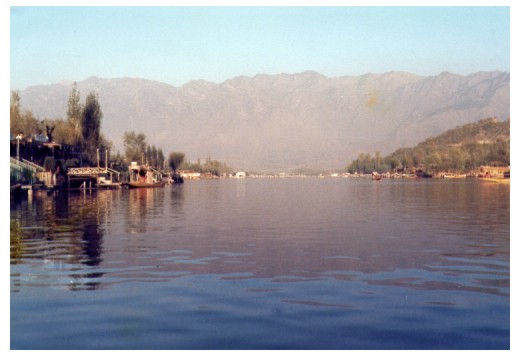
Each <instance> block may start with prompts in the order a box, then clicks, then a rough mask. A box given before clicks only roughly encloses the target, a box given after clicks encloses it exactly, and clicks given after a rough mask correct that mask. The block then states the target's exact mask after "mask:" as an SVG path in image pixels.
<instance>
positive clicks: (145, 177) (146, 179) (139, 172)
mask: <svg viewBox="0 0 520 357" xmlns="http://www.w3.org/2000/svg"><path fill="white" fill-rule="evenodd" d="M128 172H129V174H130V181H129V182H128V183H127V184H126V186H128V188H154V187H164V186H165V185H166V181H164V180H163V179H162V173H160V172H159V171H157V170H154V169H153V168H152V167H150V166H148V165H138V164H137V162H132V164H131V165H130V166H129V167H128Z"/></svg>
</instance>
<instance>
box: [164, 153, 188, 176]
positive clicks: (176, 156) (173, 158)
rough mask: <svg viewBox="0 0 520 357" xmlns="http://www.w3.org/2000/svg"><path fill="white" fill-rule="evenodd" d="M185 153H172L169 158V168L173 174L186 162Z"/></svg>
mask: <svg viewBox="0 0 520 357" xmlns="http://www.w3.org/2000/svg"><path fill="white" fill-rule="evenodd" d="M184 156H185V155H184V153H182V152H172V153H170V155H169V156H168V166H169V167H170V169H171V170H172V171H173V172H176V171H177V169H178V168H179V166H180V165H181V164H182V163H183V162H184Z"/></svg>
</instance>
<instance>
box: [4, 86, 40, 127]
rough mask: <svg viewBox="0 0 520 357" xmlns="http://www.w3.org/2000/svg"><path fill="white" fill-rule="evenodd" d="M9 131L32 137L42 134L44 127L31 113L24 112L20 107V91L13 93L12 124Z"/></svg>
mask: <svg viewBox="0 0 520 357" xmlns="http://www.w3.org/2000/svg"><path fill="white" fill-rule="evenodd" d="M9 129H10V131H11V133H13V134H15V135H16V134H23V135H26V136H30V135H33V134H41V132H42V127H41V124H40V122H39V121H38V120H37V119H36V118H34V116H33V114H32V113H31V112H30V111H22V106H21V105H20V94H19V93H18V91H12V92H11V106H10V123H9Z"/></svg>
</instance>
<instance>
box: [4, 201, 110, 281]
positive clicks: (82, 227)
mask: <svg viewBox="0 0 520 357" xmlns="http://www.w3.org/2000/svg"><path fill="white" fill-rule="evenodd" d="M109 198H111V197H107V196H104V195H103V194H101V195H99V196H98V195H97V193H96V192H91V193H74V192H59V193H54V194H53V195H47V193H44V194H39V193H38V194H33V195H32V196H30V197H29V198H28V199H26V200H23V201H21V202H18V203H17V205H15V206H14V207H13V205H12V207H11V264H23V263H24V259H31V260H33V261H34V260H38V259H39V260H40V261H41V263H42V265H41V268H43V269H49V268H50V269H52V270H56V269H59V270H60V274H55V275H54V274H53V275H52V277H53V279H54V278H56V279H59V277H60V276H62V279H63V274H66V276H67V277H68V278H67V279H66V281H67V283H66V285H67V288H69V289H71V290H78V289H94V288H96V287H97V285H99V282H95V281H93V279H98V278H100V277H101V276H102V275H103V274H102V273H97V272H96V273H89V272H86V273H85V272H84V269H85V268H84V267H82V266H87V267H94V266H98V265H99V264H100V263H101V262H102V252H103V249H102V247H103V231H102V230H101V229H100V223H101V221H102V219H103V217H104V216H105V213H106V212H105V210H106V209H110V206H107V205H105V204H104V203H105V201H106V200H107V199H109ZM63 266H66V267H68V268H66V269H67V270H65V271H63ZM58 267H59V268H58ZM61 273H63V274H61ZM50 285H52V283H50Z"/></svg>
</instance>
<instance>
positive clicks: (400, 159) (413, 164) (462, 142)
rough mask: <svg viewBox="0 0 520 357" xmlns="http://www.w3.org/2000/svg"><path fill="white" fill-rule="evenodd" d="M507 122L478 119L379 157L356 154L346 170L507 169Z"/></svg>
mask: <svg viewBox="0 0 520 357" xmlns="http://www.w3.org/2000/svg"><path fill="white" fill-rule="evenodd" d="M509 128H510V119H509V118H508V120H507V121H502V122H501V121H498V120H496V119H495V118H487V119H482V120H480V121H478V122H476V123H470V124H466V125H463V126H458V127H456V128H455V129H452V130H448V131H446V132H444V133H443V134H441V135H439V136H436V137H433V138H429V139H427V140H425V141H423V142H421V143H419V144H418V145H417V146H415V147H413V148H400V149H398V150H396V151H394V152H393V153H392V154H390V155H388V156H385V157H382V156H381V153H380V152H379V151H377V152H376V153H375V155H374V156H372V155H371V154H369V153H360V154H359V155H358V157H357V159H355V160H353V161H352V162H351V163H350V165H348V166H347V168H346V169H347V171H349V172H351V173H354V172H358V173H371V172H374V171H377V172H395V171H409V170H412V169H414V168H421V169H423V170H425V171H426V172H429V173H432V174H435V173H437V172H459V173H460V172H471V171H473V170H475V169H476V168H478V167H479V166H485V165H491V166H509V165H510V129H509Z"/></svg>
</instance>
